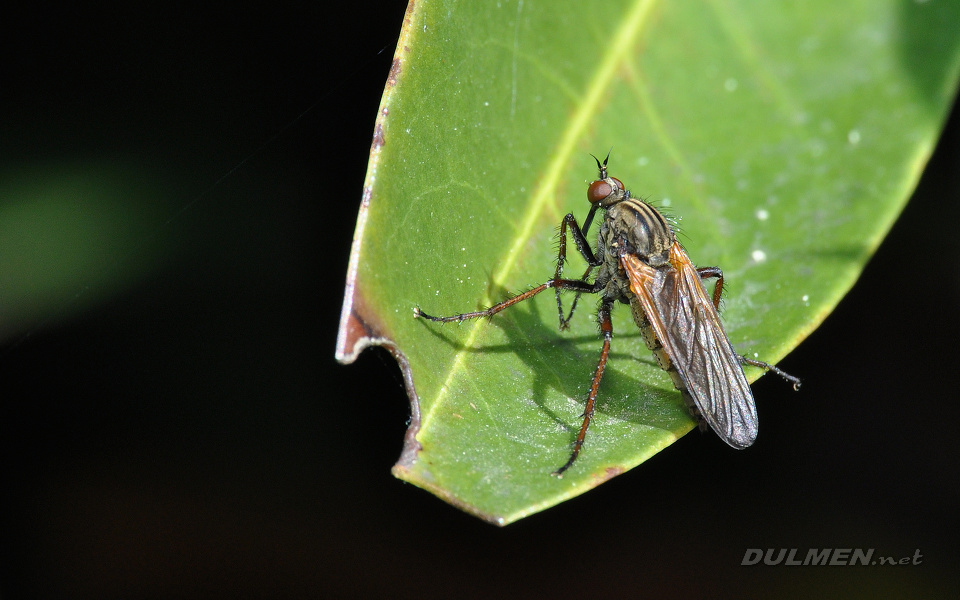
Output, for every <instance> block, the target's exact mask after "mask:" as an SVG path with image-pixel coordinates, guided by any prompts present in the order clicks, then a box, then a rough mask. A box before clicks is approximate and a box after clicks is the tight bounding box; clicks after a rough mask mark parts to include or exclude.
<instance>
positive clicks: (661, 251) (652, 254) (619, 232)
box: [600, 198, 676, 267]
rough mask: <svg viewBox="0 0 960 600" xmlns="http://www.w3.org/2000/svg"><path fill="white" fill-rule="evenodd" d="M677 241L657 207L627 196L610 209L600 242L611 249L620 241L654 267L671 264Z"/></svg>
mask: <svg viewBox="0 0 960 600" xmlns="http://www.w3.org/2000/svg"><path fill="white" fill-rule="evenodd" d="M675 241H676V236H675V235H674V233H673V229H672V228H671V227H670V224H669V223H667V220H666V219H665V218H664V217H663V215H661V214H660V212H659V211H658V210H657V209H655V208H654V207H652V206H650V205H649V204H647V203H646V202H644V201H642V200H637V199H636V198H627V199H625V200H624V201H623V202H619V203H617V204H614V205H613V206H611V207H610V208H608V209H607V214H606V218H605V219H604V221H603V225H601V227H600V242H601V243H602V244H604V245H605V246H606V247H607V248H614V247H616V245H617V244H619V243H625V244H626V245H627V252H629V253H630V254H634V255H636V256H637V257H639V258H640V260H642V261H643V262H645V263H647V264H648V265H650V266H651V267H660V266H663V265H666V264H668V263H669V256H670V248H671V246H673V243H674V242H675Z"/></svg>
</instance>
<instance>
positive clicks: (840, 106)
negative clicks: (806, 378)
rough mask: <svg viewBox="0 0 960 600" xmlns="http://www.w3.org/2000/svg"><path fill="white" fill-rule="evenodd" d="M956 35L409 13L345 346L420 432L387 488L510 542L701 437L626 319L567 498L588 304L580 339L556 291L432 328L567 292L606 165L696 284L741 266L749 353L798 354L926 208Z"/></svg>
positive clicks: (743, 6)
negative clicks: (578, 230) (472, 518)
mask: <svg viewBox="0 0 960 600" xmlns="http://www.w3.org/2000/svg"><path fill="white" fill-rule="evenodd" d="M958 22H960V4H958V3H945V2H904V1H901V0H897V1H893V0H860V1H850V2H841V3H836V2H827V1H826V0H814V1H810V2H804V3H779V2H778V3H774V2H748V1H746V0H744V1H734V0H714V1H711V2H655V1H652V0H651V1H643V0H638V1H634V2H611V1H596V2H585V1H581V0H578V1H569V2H555V1H554V2H537V1H531V0H525V1H523V2H498V3H496V4H494V3H466V2H460V3H452V2H447V3H443V2H432V1H423V0H422V1H420V2H417V3H415V4H414V3H411V8H410V9H408V13H407V15H406V21H405V24H404V28H403V32H402V34H401V38H400V42H399V44H398V48H397V54H396V58H395V61H394V66H393V70H392V72H391V75H390V78H389V81H388V83H387V88H386V90H385V92H384V96H383V101H382V105H381V113H380V115H379V119H378V121H377V126H376V132H375V135H374V143H373V147H372V149H371V158H370V166H369V170H368V174H367V180H366V185H365V189H364V195H363V205H362V208H361V211H360V217H359V221H358V225H357V233H356V237H355V241H354V247H353V254H352V258H351V262H350V270H349V273H348V281H347V292H346V296H345V303H344V311H343V315H342V320H341V333H340V339H339V342H338V348H337V355H338V358H339V359H340V360H341V361H343V362H349V361H351V360H353V358H354V357H355V356H356V354H357V353H358V352H359V351H360V350H362V349H363V348H364V347H366V346H368V345H370V344H384V345H386V346H387V347H388V348H390V349H391V351H392V352H393V353H394V355H395V356H396V357H397V358H398V360H399V361H400V363H401V367H402V368H403V370H404V374H405V377H406V383H407V387H408V392H409V393H410V397H411V400H412V405H413V410H412V412H413V418H412V421H411V424H410V429H409V431H408V435H407V439H406V446H405V449H404V452H403V454H402V456H401V457H400V461H399V462H398V464H397V465H396V467H395V468H394V473H395V474H396V475H397V476H398V477H401V478H402V479H405V480H407V481H409V482H411V483H414V484H416V485H418V486H421V487H423V488H426V489H428V490H430V491H432V492H433V493H435V494H437V495H438V496H440V497H442V498H443V499H445V500H447V501H449V502H452V503H454V504H456V505H457V506H459V507H460V508H462V509H464V510H467V511H469V512H471V513H474V514H476V515H478V516H480V517H482V518H484V519H487V520H489V521H491V522H494V523H498V524H506V523H509V522H511V521H514V520H516V519H519V518H522V517H523V516H526V515H529V514H531V513H534V512H537V511H539V510H543V509H544V508H547V507H549V506H552V505H554V504H556V503H558V502H561V501H563V500H564V499H567V498H570V497H572V496H575V495H577V494H580V493H582V492H584V491H586V490H588V489H590V488H592V487H593V486H596V485H598V484H599V483H601V482H603V481H605V480H606V479H608V478H610V477H612V476H614V475H617V474H619V473H622V472H623V471H625V470H627V469H630V468H632V467H633V466H635V465H637V464H639V463H641V462H642V461H644V460H646V459H647V458H649V457H650V456H651V455H653V454H655V453H656V452H658V451H660V450H661V449H663V448H664V447H666V446H668V445H669V444H670V443H672V442H673V441H674V440H675V439H677V438H678V437H679V436H681V435H683V434H684V433H686V432H687V431H689V430H690V429H691V428H692V426H693V421H692V420H691V419H690V417H689V416H688V415H687V411H686V409H685V408H684V406H683V403H682V401H681V399H680V396H679V394H678V393H677V392H676V391H675V390H674V389H673V386H672V384H671V383H670V380H669V378H668V377H667V375H666V374H665V373H663V372H662V371H661V370H660V369H659V368H658V367H657V365H656V363H655V361H654V360H653V357H652V356H651V355H650V352H649V351H648V350H646V348H645V346H644V343H643V340H642V339H641V338H640V335H639V332H638V331H637V329H636V327H635V326H634V325H633V323H632V319H631V317H630V314H629V311H628V310H627V309H625V308H620V309H617V310H615V311H614V314H613V318H614V331H615V336H616V337H615V338H614V340H613V354H612V358H611V360H610V363H609V365H608V367H607V371H606V374H605V375H604V378H603V381H602V383H601V387H600V395H599V398H598V409H597V413H596V416H595V418H594V421H593V424H592V425H591V428H590V431H589V433H588V434H587V441H586V445H585V446H584V450H583V453H582V454H581V456H580V459H579V460H578V462H577V463H576V464H575V465H574V466H573V468H571V469H570V471H568V472H567V474H566V475H565V477H564V478H563V479H557V478H555V477H551V476H550V473H551V472H552V471H553V470H554V469H556V468H557V467H559V466H560V465H562V464H563V463H564V462H565V461H566V459H567V457H568V454H569V451H570V444H571V442H572V441H573V439H574V437H575V435H576V430H577V428H578V427H579V425H580V420H581V419H580V414H581V412H582V411H583V402H584V400H585V397H586V394H587V386H588V384H589V381H590V378H591V376H592V374H593V370H594V368H595V365H596V361H597V358H598V355H599V349H600V341H599V338H598V336H597V328H596V322H595V314H594V311H593V310H592V304H593V303H592V302H590V301H589V300H588V301H585V302H582V303H581V310H580V312H579V313H578V314H577V315H576V316H575V318H574V322H573V324H572V328H571V331H569V332H563V333H561V332H559V331H558V330H557V315H556V306H555V303H554V298H553V295H552V293H545V294H541V295H540V296H538V297H536V298H535V299H534V300H531V301H528V302H525V303H521V304H519V305H517V306H515V307H512V308H510V309H509V310H507V311H505V312H503V313H501V314H500V315H497V317H496V318H494V319H492V320H482V321H471V322H465V323H463V324H461V325H459V326H458V325H444V326H441V325H439V324H437V323H432V322H426V321H424V320H417V319H414V318H413V312H412V311H413V308H414V307H415V306H417V305H419V306H421V307H422V308H423V309H424V310H425V311H426V312H429V313H431V314H440V315H449V314H456V313H459V312H463V311H468V310H475V309H477V308H479V307H482V306H485V305H489V304H490V303H492V302H495V301H498V300H500V299H503V298H504V297H506V296H507V294H508V291H511V292H516V291H521V290H524V289H526V288H528V287H530V286H533V285H536V284H539V283H542V282H544V281H546V280H547V279H549V278H550V277H551V276H552V273H553V268H554V261H555V259H556V232H557V225H558V224H559V223H560V220H561V218H562V216H563V215H564V214H565V213H567V212H570V211H572V212H573V213H574V214H576V215H577V216H578V218H579V219H580V220H582V219H583V217H584V216H585V214H586V211H587V208H588V205H587V202H586V201H585V196H584V194H585V192H586V186H587V184H588V182H589V181H591V180H593V179H594V178H595V176H596V170H595V165H594V163H593V159H592V158H591V157H590V156H589V153H594V154H597V155H601V156H602V155H604V154H606V152H607V150H609V149H610V148H612V149H613V152H612V156H611V158H610V172H611V174H612V175H614V176H616V177H618V178H619V179H621V180H622V181H623V182H624V183H625V184H626V186H627V187H628V188H629V189H631V190H632V191H633V193H634V194H635V195H639V196H641V197H643V198H646V199H649V200H650V201H651V202H653V203H654V204H655V205H657V206H660V207H663V208H665V209H666V210H667V211H669V212H670V213H672V214H674V215H675V216H676V217H677V218H679V219H681V221H680V225H681V228H682V233H681V240H682V242H683V243H684V245H685V247H686V249H687V251H688V253H689V255H690V257H691V258H692V259H693V261H694V262H696V263H697V264H700V265H717V266H720V267H722V268H723V269H724V273H725V276H726V277H727V280H728V281H729V283H730V285H729V288H728V292H727V296H726V304H725V309H724V312H723V318H724V321H725V324H726V328H727V332H728V334H729V336H730V338H731V340H732V341H733V343H734V345H735V346H736V347H737V348H738V349H739V350H740V351H741V352H743V353H745V354H747V355H748V356H754V355H756V356H759V357H760V358H762V359H765V360H768V361H771V362H774V361H776V360H778V359H779V358H781V357H782V356H784V355H785V354H786V353H787V352H789V351H790V350H791V349H792V348H794V347H795V346H796V345H797V344H798V343H799V342H800V341H801V340H802V339H803V338H804V337H805V336H807V335H808V334H809V333H810V332H811V331H812V330H813V329H814V328H815V327H816V326H817V325H818V324H819V323H820V322H821V321H822V320H823V319H824V318H825V317H826V315H827V314H828V313H829V312H830V311H831V310H832V309H833V307H834V306H836V304H837V302H838V301H839V300H840V298H841V297H842V296H843V295H844V294H845V293H846V292H847V290H849V289H850V287H851V286H852V285H853V283H854V281H855V279H856V278H857V276H858V274H859V273H860V271H861V269H862V267H863V265H864V264H865V262H866V261H867V260H868V258H869V257H870V255H871V254H872V253H873V251H874V250H875V249H876V247H877V246H878V244H879V243H880V241H881V240H882V238H883V236H884V234H885V233H886V232H887V230H888V229H889V228H890V226H891V224H892V223H893V221H894V220H895V218H896V217H897V215H898V214H899V212H900V210H901V209H902V207H903V205H904V203H905V202H906V201H907V199H908V198H909V196H910V194H911V192H912V190H913V189H914V186H915V185H916V183H917V180H918V178H919V175H920V173H921V170H922V169H923V166H924V164H925V163H926V161H927V159H928V157H929V156H930V154H931V151H932V149H933V147H934V145H935V143H936V140H937V136H938V132H939V130H940V128H941V126H942V124H943V122H944V119H945V116H946V113H947V110H948V108H949V106H950V104H951V101H952V98H953V96H954V92H955V89H956V84H957V76H958V72H960V51H958V48H960V28H957V27H956V23H958ZM595 231H596V229H594V232H595ZM594 235H595V233H594ZM577 260H579V259H575V260H574V261H572V262H571V264H570V266H569V267H568V271H567V272H568V273H569V274H571V276H575V275H576V274H578V273H579V272H581V271H580V270H581V269H582V268H583V264H582V261H581V262H577ZM568 302H569V298H568ZM748 375H749V376H751V378H755V377H756V376H758V375H759V373H758V372H757V371H756V370H755V369H751V372H750V373H748ZM801 375H802V374H801ZM760 400H761V402H762V399H760ZM765 434H766V435H769V434H770V433H769V432H767V431H765V430H764V428H763V426H762V423H761V435H765Z"/></svg>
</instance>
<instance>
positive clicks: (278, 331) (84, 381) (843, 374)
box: [0, 1, 960, 598]
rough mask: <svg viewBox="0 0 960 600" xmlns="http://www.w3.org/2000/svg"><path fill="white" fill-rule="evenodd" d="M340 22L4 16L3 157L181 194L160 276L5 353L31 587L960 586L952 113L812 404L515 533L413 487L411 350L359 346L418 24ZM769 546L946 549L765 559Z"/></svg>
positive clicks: (3, 382) (3, 432) (9, 508)
mask: <svg viewBox="0 0 960 600" xmlns="http://www.w3.org/2000/svg"><path fill="white" fill-rule="evenodd" d="M320 4H321V3H313V4H310V3H305V4H286V3H273V4H271V5H269V6H261V7H259V8H256V9H250V8H245V9H240V8H238V7H234V6H226V5H217V7H216V9H213V8H211V9H202V8H201V9H197V8H194V9H191V10H190V11H189V12H182V11H180V10H176V9H174V8H172V7H171V8H164V7H154V6H149V5H146V4H134V5H127V4H118V5H117V6H113V7H109V8H104V7H100V8H98V9H97V12H96V14H94V13H92V12H90V13H88V12H86V11H85V9H77V8H74V9H62V8H61V9H58V10H57V11H55V12H54V11H52V10H50V11H49V12H46V11H45V10H44V9H43V8H42V7H39V6H38V7H34V8H33V9H32V10H33V12H32V13H31V14H23V15H16V16H11V15H7V16H6V18H5V19H4V22H3V25H2V26H0V27H2V28H3V29H4V31H0V33H2V37H0V44H2V45H0V51H2V52H3V58H2V61H0V66H2V69H3V73H2V76H3V78H2V82H0V86H2V88H0V102H2V104H0V137H2V139H0V153H2V154H0V159H2V161H3V164H5V165H6V164H10V163H19V162H22V161H32V162H36V163H40V164H42V163H44V162H49V161H56V160H61V159H64V158H72V157H73V158H76V157H79V158H85V157H90V156H117V157H123V159H124V160H126V161H128V162H129V161H133V162H135V163H136V162H138V161H141V162H142V163H143V164H144V165H147V166H146V167H145V168H148V169H160V170H162V171H163V172H164V173H166V175H167V177H168V179H167V180H166V181H167V183H166V184H165V185H167V186H168V188H167V189H168V191H170V188H171V187H172V188H173V191H172V193H173V195H174V197H175V198H176V199H177V200H176V202H175V203H174V204H173V205H172V206H171V207H170V209H169V214H168V215H167V216H166V218H167V219H172V220H170V222H169V223H167V222H166V219H161V220H160V221H158V223H157V232H158V234H157V237H158V238H159V240H160V241H161V242H162V243H164V244H167V245H169V246H170V247H172V248H175V252H174V253H173V256H174V259H173V260H172V261H171V262H169V263H167V264H166V266H165V267H164V268H162V269H160V270H159V271H158V272H156V273H155V275H154V276H152V277H151V278H149V279H147V280H145V281H142V282H141V283H140V284H138V285H137V286H135V287H134V288H132V289H131V290H129V291H128V292H127V293H125V294H123V295H120V296H117V297H114V298H113V299H112V300H111V301H109V302H106V303H103V304H100V305H98V306H96V307H95V308H90V309H87V310H84V311H82V312H80V313H79V314H69V315H68V316H66V317H64V316H62V315H53V318H50V319H48V320H43V321H38V322H37V323H36V324H34V325H32V326H31V327H29V328H28V329H27V331H29V333H30V335H29V336H28V337H26V338H22V337H18V338H13V339H9V340H4V344H5V345H3V346H0V356H2V359H0V386H2V387H0V389H2V394H3V396H2V397H3V401H2V412H0V451H2V461H0V464H2V467H0V477H2V480H0V481H2V490H3V494H2V496H3V498H4V499H5V500H6V503H5V507H4V508H3V509H2V512H0V528H2V530H0V534H2V538H0V542H2V547H0V550H2V556H0V560H2V562H0V569H2V571H0V574H2V581H0V591H2V595H3V597H4V598H26V597H41V598H121V597H122V598H168V597H185V598H205V597H216V596H228V597H251V598H258V597H291V596H309V597H358V598H362V597H385V596H389V597H398V598H399V597H418V598H430V597H485V598H486V597H494V596H500V597H537V596H539V597H546V596H551V597H580V598H587V597H605V596H606V597H609V596H617V597H623V596H634V595H639V594H647V595H657V596H669V597H698V596H699V597H702V596H717V597H723V596H735V595H736V596H741V597H770V596H773V595H776V596H780V597H811V596H814V595H817V596H821V595H828V596H840V597H879V596H884V597H892V596H909V597H912V598H924V597H929V598H935V597H940V598H942V597H956V595H957V592H958V589H960V583H958V582H960V576H958V575H957V574H956V567H957V564H960V563H958V561H960V551H958V547H957V539H956V538H957V534H958V533H960V526H958V525H960V523H958V518H957V506H958V501H960V494H958V484H957V479H958V478H957V474H956V465H957V464H958V458H960V456H958V455H960V452H958V448H960V445H958V443H957V441H956V440H957V433H956V427H957V425H956V424H957V421H958V418H957V417H958V412H960V411H958V402H957V400H958V394H957V393H956V383H955V373H956V372H957V370H958V369H957V365H956V359H957V357H958V352H957V350H956V347H957V346H956V345H957V343H958V339H960V336H958V334H960V324H958V320H957V318H956V315H957V305H958V297H960V296H958V285H957V277H956V275H957V265H958V264H960V242H958V236H957V234H956V224H957V223H958V221H960V219H958V217H960V210H958V202H957V201H958V199H960V197H958V196H960V195H958V191H957V190H958V183H960V177H958V170H957V167H958V166H960V164H958V160H960V159H958V157H960V118H958V117H957V115H956V114H955V115H954V117H953V118H952V120H951V123H950V125H949V127H948V129H947V132H946V133H945V135H944V137H943V139H942V140H941V142H940V145H939V147H938V150H937V154H936V156H935V157H934V159H933V161H932V162H931V164H930V165H929V167H928V169H927V171H926V173H925V175H924V178H923V181H922V183H921V185H920V188H919V190H918V191H917V193H916V195H915V197H914V198H913V199H912V200H911V202H910V204H909V205H908V206H907V208H906V210H905V212H904V214H903V217H902V218H901V219H900V221H899V222H898V223H897V225H896V226H895V228H894V230H893V231H892V232H891V234H890V236H889V237H888V238H887V239H886V241H885V242H884V243H883V246H882V247H881V248H880V251H879V252H878V253H877V255H876V256H875V257H874V259H873V260H872V261H871V263H870V264H869V265H868V267H867V269H866V271H865V272H864V274H863V276H862V278H861V280H860V281H859V283H858V284H857V285H856V287H855V288H854V289H853V291H852V292H851V293H850V294H849V295H848V296H847V297H846V298H845V299H844V300H843V302H842V303H841V304H840V306H839V307H838V309H837V310H836V311H835V312H834V313H833V314H832V315H831V316H830V317H829V318H828V319H827V321H826V322H825V323H824V324H823V326H821V327H820V328H819V329H818V330H817V331H816V332H815V333H814V334H813V335H812V336H811V337H810V338H809V339H807V340H806V341H805V342H804V343H803V344H802V345H801V346H800V347H799V348H798V349H797V350H795V351H794V352H793V353H792V354H791V355H790V356H789V357H788V358H787V359H786V360H785V361H784V362H783V363H781V366H782V367H783V368H784V369H786V370H788V371H790V372H792V373H795V374H798V375H800V376H802V377H803V378H804V388H803V390H802V392H801V393H799V394H794V393H793V392H791V391H790V390H789V386H787V385H785V384H783V383H782V382H780V381H778V380H776V379H775V378H772V377H766V378H763V379H762V380H761V381H759V382H758V383H757V384H756V385H755V386H754V390H755V393H756V396H757V398H758V405H759V412H760V415H761V420H762V421H763V430H764V435H763V436H762V437H761V438H760V440H759V441H758V443H757V444H756V446H755V447H754V448H752V449H751V450H750V451H749V452H742V453H739V452H733V451H730V450H729V449H728V448H727V447H726V446H724V445H723V444H722V442H719V441H718V440H717V439H716V437H715V436H707V435H697V434H693V435H689V436H686V437H685V438H683V439H682V440H680V441H679V442H678V443H676V444H674V445H673V446H672V447H670V448H669V449H667V450H665V451H664V452H663V453H661V454H660V455H658V456H656V457H655V458H653V459H652V460H650V461H649V462H647V463H645V464H644V465H641V466H640V467H639V468H637V469H634V470H633V471H632V472H630V473H628V474H626V475H623V476H621V477H618V478H616V479H614V480H613V481H611V482H609V483H607V484H605V485H603V486H601V487H600V488H598V489H596V490H594V491H592V492H590V493H588V494H586V495H584V496H581V497H579V498H577V499H574V500H572V501H570V502H567V503H564V504H563V505H561V506H558V507H556V508H553V509H550V510H549V511H547V512H545V513H541V514H539V515H536V516H533V517H530V518H528V519H525V520H523V521H521V522H519V523H516V524H514V525H511V526H509V527H507V528H505V529H497V528H495V527H493V526H491V525H488V524H486V523H483V522H480V521H478V520H476V519H475V518H473V517H470V516H467V515H465V514H463V513H460V512H459V511H457V510H455V509H453V508H452V507H449V506H447V505H446V504H444V503H443V502H441V501H440V500H437V499H436V498H434V497H432V496H430V495H428V494H427V493H425V492H423V491H421V490H419V489H417V488H415V487H412V486H410V485H407V484H404V483H401V482H400V481H398V480H396V479H394V478H393V477H392V476H391V475H390V472H389V469H390V466H391V465H392V464H393V461H394V460H395V459H396V458H397V456H398V455H399V452H400V448H401V440H402V436H403V433H404V430H405V427H406V420H407V417H408V406H407V401H406V397H405V394H404V392H403V389H402V386H401V383H400V376H399V370H398V369H397V367H396V366H395V364H394V363H393V361H392V359H391V358H390V357H389V355H388V354H387V353H386V352H384V351H382V350H379V349H378V350H375V351H368V352H365V353H364V354H363V355H362V356H361V358H360V359H359V360H358V361H357V363H356V364H354V365H351V366H341V365H338V364H337V363H336V362H335V361H334V359H333V349H334V342H335V338H336V328H337V322H338V319H339V310H340V303H341V293H342V292H341V290H342V284H343V280H344V274H345V269H346V264H347V256H348V252H349V248H350V240H351V236H352V233H353V228H354V219H355V216H356V210H357V207H358V205H359V200H360V192H361V186H362V181H363V177H364V172H365V168H366V159H367V152H368V150H369V143H370V138H371V133H372V130H373V122H374V117H375V115H376V111H377V106H378V103H379V99H380V95H381V92H382V89H383V84H384V81H385V79H386V75H387V71H388V69H389V64H390V60H391V57H392V53H393V49H394V46H395V44H396V36H397V34H398V32H399V28H400V24H401V20H402V15H403V10H404V7H405V5H404V3H402V2H389V3H384V2H378V1H362V2H354V3H350V4H349V6H347V7H339V8H335V9H334V10H333V12H330V11H328V10H324V9H323V8H321V6H320ZM71 11H73V12H71ZM204 11H206V12H204ZM381 49H384V50H383V52H382V53H379V54H378V52H379V51H380V50H381ZM311 107H312V108H311ZM308 108H310V110H309V111H308V112H307V113H306V114H305V115H303V117H302V118H300V119H299V120H296V121H294V119H296V117H297V116H298V115H300V114H301V113H302V112H303V111H305V110H306V109H308ZM291 122H292V123H291ZM288 125H289V126H288ZM278 132H280V133H279V135H278V136H276V137H274V136H275V134H277V133H278ZM251 154H252V156H251ZM247 157H250V160H248V161H247V162H245V163H243V164H242V165H241V166H240V167H239V168H237V169H236V170H234V171H231V169H233V167H235V166H236V165H238V163H240V162H241V161H242V160H243V159H245V158H247ZM228 173H229V175H228V176H227V177H225V178H224V179H223V180H222V181H219V182H218V180H220V178H221V177H222V176H223V175H225V174H228ZM170 182H175V183H170ZM0 260H3V257H0ZM747 548H799V549H801V551H802V552H805V550H806V549H807V548H864V549H867V548H875V549H876V552H877V556H881V555H882V556H894V557H897V558H900V557H904V556H910V557H912V556H913V555H914V553H915V551H916V550H918V549H919V550H920V552H921V553H922V556H923V558H922V564H920V565H917V566H902V567H783V566H781V567H765V566H754V567H741V566H740V561H741V559H742V557H743V555H744V552H745V550H746V549H747Z"/></svg>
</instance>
